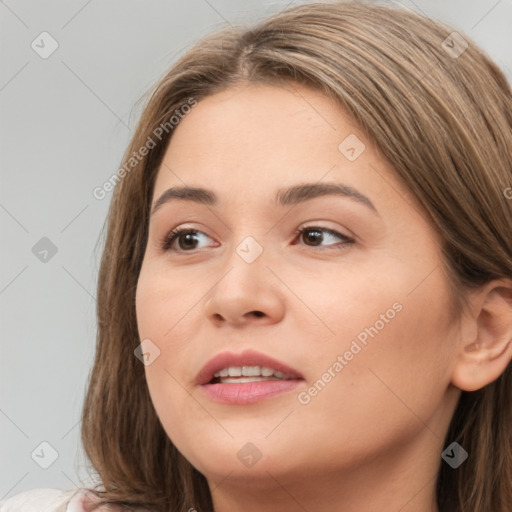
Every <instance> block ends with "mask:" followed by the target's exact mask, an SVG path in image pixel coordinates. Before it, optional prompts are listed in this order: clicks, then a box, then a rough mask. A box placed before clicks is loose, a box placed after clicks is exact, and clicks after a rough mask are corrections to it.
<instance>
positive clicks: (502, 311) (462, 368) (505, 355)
mask: <svg viewBox="0 0 512 512" xmlns="http://www.w3.org/2000/svg"><path fill="white" fill-rule="evenodd" d="M471 312H472V313H471V314H470V315H469V316H466V317H465V318H464V319H463V320H461V324H462V323H463V324H464V329H465V334H461V338H460V344H459V353H458V357H457V360H456V362H455V366H454V369H453V374H452V383H453V385H454V386H456V387H458V388H460V389H462V390H463V391H476V390H478V389H481V388H483V387H485V386H486V385H487V384H490V383H491V382H493V381H495V380H496V379H497V378H498V377H499V376H500V375H501V374H502V373H503V372H504V371H505V369H506V368H507V366H508V365H509V364H510V361H511V360H512V280H510V279H498V280H495V281H492V282H491V283H488V284H487V285H486V286H484V287H483V288H482V289H481V291H480V292H479V293H478V294H476V295H475V297H474V300H473V307H472V309H471ZM462 332H464V330H463V329H461V333H462ZM469 332H470V333H471V335H468V333H469Z"/></svg>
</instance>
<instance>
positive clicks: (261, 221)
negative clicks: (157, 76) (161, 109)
mask: <svg viewBox="0 0 512 512" xmlns="http://www.w3.org/2000/svg"><path fill="white" fill-rule="evenodd" d="M350 134H354V135H356V136H357V138H358V139H359V140H360V141H362V142H363V143H364V144H365V149H364V151H363V152H362V153H361V154H360V156H359V157H358V158H357V159H355V160H354V161H350V160H349V159H348V158H347V157H346V156H345V155H344V154H343V153H342V152H340V151H339V150H338V145H339V144H340V142H342V141H343V140H344V139H345V138H346V137H347V136H348V135H350ZM302 182H315V183H316V182H321V183H340V182H341V183H344V184H346V185H350V186H352V187H354V188H355V189H357V190H358V191H359V192H361V193H363V194H365V195H366V196H367V197H368V198H370V200H371V201H372V203H373V204H374V205H375V208H376V209H377V210H378V214H377V213H375V212H374V211H372V210H371V209H369V208H367V207H365V206H364V205H362V204H360V203H358V202H357V201H355V200H353V199H350V198H344V197H340V196H324V197H317V198H315V199H311V200H308V201H306V202H304V203H300V204H297V205H295V206H277V205H275V204H274V203H273V201H272V199H273V197H274V194H275V192H276V190H277V189H278V188H280V187H287V186H292V185H296V184H298V183H302ZM182 185H189V186H198V187H204V188H207V189H210V190H212V191H214V192H215V193H216V194H217V196H218V197H219V204H218V205H216V206H212V205H210V206H206V205H201V204H198V203H194V202H191V201H185V200H172V201H170V202H168V203H166V204H165V205H163V206H162V207H161V208H160V209H159V210H158V211H157V212H156V213H155V214H154V215H153V216H152V218H151V221H150V225H149V238H148V244H147V248H146V252H145V256H144V261H143V264H142V269H141V273H140V277H139V282H138V287H137V296H136V308H137V321H138V328H139V335H140V339H141V340H143V339H146V338H149V339H150V340H152V342H153V343H154V344H155V345H156V346H157V347H158V348H159V350H160V355H159V356H158V357H157V358H156V359H155V360H154V361H153V362H152V363H151V364H149V365H147V366H145V371H146V377H147V383H148V387H149V391H150V394H151V399H152V401H153V403H154V406H155V409H156V411H157V414H158V416H159V418H160V420H161V422H162V425H163V427H164V429H165V431H166V432H167V434H168V436H169V437H170V439H171V440H172V441H173V442H174V444H175V445H176V446H177V448H178V449H179V450H180V451H181V453H183V454H184V456H185V457H186V458H187V459H188V460H189V461H190V462H191V463H192V464H193V465H194V466H195V467H196V468H197V469H198V470H199V471H200V472H201V473H203V474H204V475H205V477H206V478H207V481H208V484H209V486H210V489H211V490H212V491H213V500H214V506H215V511H216V512H232V511H245V512H247V511H249V512H256V511H267V512H273V511H277V510H279V511H280V512H287V511H297V510H308V511H312V510H315V511H317V512H324V511H333V510H335V511H343V512H356V511H357V512H374V511H375V510H380V511H398V510H400V511H401V512H413V511H414V512H437V511H438V509H437V506H436V504H435V488H434V486H435V478H436V476H437V472H438V470H439V464H440V463H441V462H443V461H442V460H441V453H442V451H443V450H444V449H445V448H446V446H447V445H446V446H445V445H444V436H445V434H446V432H447V429H448V426H449V423H450V420H451V418H452V415H453V412H454V410H455V406H456V403H457V399H458V397H459V395H460V390H461V389H468V390H471V389H472V388H474V389H478V388H479V387H482V386H483V385H485V384H487V383H489V382H492V380H494V379H495V378H497V377H498V376H499V375H500V374H501V372H502V371H503V370H504V369H505V367H506V365H507V364H508V362H509V361H510V358H511V357H512V354H511V349H510V343H509V340H510V338H512V327H511V325H512V320H511V319H510V304H509V303H507V302H506V293H509V292H510V287H509V283H498V284H501V287H498V286H497V284H496V283H491V284H490V285H489V286H487V287H485V288H482V289H481V290H478V291H477V292H474V295H472V303H471V304H472V307H471V309H470V311H469V313H468V314H467V315H465V316H464V317H462V318H460V319H454V318H451V317H450V313H449V311H450V310H449V304H450V303H449V287H448V281H447V279H446V275H445V274H444V273H443V271H442V268H443V267H442V259H441V252H440V238H439V237H438V236H437V234H436V233H435V232H434V230H433V228H432V225H431V224H430V222H429V218H428V216H427V215H426V213H425V212H424V211H423V210H422V209H421V207H420V206H419V204H418V203H417V202H416V201H415V199H414V197H413V196H412V195H411V193H410V192H409V191H408V190H407V189H406V187H405V186H404V185H403V184H402V183H400V182H399V181H398V179H397V178H396V176H395V175H394V173H393V168H392V167H391V166H390V165H389V163H387V161H385V160H384V158H383V157H382V155H381V154H379V152H378V151H377V149H376V148H375V147H374V146H373V145H372V144H371V142H370V141H369V140H367V138H366V137H365V136H364V134H363V133H362V131H361V130H360V129H359V128H358V127H357V126H356V125H355V124H354V122H353V121H352V120H351V119H350V118H349V117H348V116H347V115H346V113H345V112H344V111H343V110H341V109H340V108H339V107H337V106H336V105H335V104H333V103H332V102H331V101H330V100H329V99H328V98H326V97H325V96H323V95H322V94H321V93H320V92H317V91H314V90H311V89H308V88H305V87H302V86H301V87H299V86H297V85H295V84H294V85H293V86H292V85H289V86H287V87H272V86H269V85H262V84H240V85H238V86H236V87H234V88H231V89H229V90H225V91H223V92H220V93H217V94H215V95H213V96H210V97H208V98H205V99H203V100H201V101H200V102H198V104H197V106H195V107H194V109H192V110H191V112H190V113H189V114H187V116H185V117H184V119H182V120H181V121H180V123H179V125H178V126H177V127H176V128H175V129H174V133H173V136H172V139H171V142H170V144H169V146H168V148H167V151H166V154H165V157H164V160H163V164H162V166H161V168H160V170H159V172H158V175H157V179H156V182H155V188H154V194H153V204H154V202H155V201H156V200H157V199H158V198H159V197H160V195H161V194H162V193H163V192H164V191H165V190H166V189H167V188H169V187H171V186H182ZM179 226H186V227H188V228H190V229H196V230H198V231H200V233H198V234H196V244H197V248H195V249H194V248H191V247H190V246H191V245H192V246H193V244H190V243H189V245H188V246H187V241H186V240H184V237H183V236H182V237H181V241H182V245H181V247H182V248H181V252H178V251H180V246H179V245H178V244H179V240H175V242H174V249H175V251H174V252H171V251H168V252H165V251H163V250H162V249H161V247H160V245H159V243H160V240H161V239H163V238H164V237H165V235H166V234H167V233H168V232H169V231H170V230H171V229H173V228H176V227H179ZM304 226H308V227H311V226H315V227H323V228H326V229H334V230H336V231H338V232H339V233H341V234H344V235H346V236H350V237H353V238H354V239H355V243H353V244H349V245H345V246H344V247H343V248H341V249H335V248H334V249H333V248H332V247H334V246H336V245H337V246H339V245H340V242H342V239H339V238H338V237H337V236H332V235H329V234H328V233H325V232H321V233H323V234H324V237H323V240H321V241H320V242H317V243H316V244H315V242H311V237H308V236H307V233H305V234H303V235H301V236H299V235H297V234H295V231H296V230H297V229H298V228H301V227H304ZM247 236H252V237H253V238H254V239H255V240H256V241H257V242H258V243H259V244H260V246H261V247H262V249H263V252H262V253H261V255H260V256H259V257H258V258H257V259H256V260H255V261H254V262H252V263H247V262H246V261H244V260H243V259H242V258H241V257H240V256H239V254H238V253H237V252H236V248H237V247H238V246H239V244H240V243H241V242H242V241H243V240H244V239H245V238H246V237H247ZM183 247H185V249H183ZM187 251H188V252H187ZM505 285H506V286H505ZM503 290H505V292H504V291H503ZM396 303H398V304H400V305H401V310H400V311H399V312H396V314H395V315H394V317H393V318H392V319H390V320H388V322H385V324H384V327H383V328H381V329H380V330H379V332H378V333H377V334H376V335H375V336H374V337H373V338H371V337H369V339H368V342H367V345H366V346H362V347H363V348H362V349H361V350H360V351H359V352H358V353H357V354H356V355H355V356H353V358H352V359H351V360H350V361H347V360H346V358H345V362H346V363H347V364H346V365H344V366H343V369H342V370H341V371H340V372H338V373H336V372H335V375H336V376H335V377H333V378H332V379H331V380H330V382H328V383H327V385H326V386H325V387H324V388H323V389H322V390H321V391H320V392H318V393H317V394H316V395H315V396H312V397H310V398H311V399H310V401H309V402H308V403H305V404H304V403H300V402H299V400H298V392H299V391H302V392H305V391H307V390H308V389H310V388H311V386H313V384H314V383H315V382H316V381H318V379H320V378H322V375H323V374H325V372H326V371H327V369H328V368H330V367H332V366H333V363H335V361H337V360H338V359H337V358H338V356H339V355H341V356H343V355H344V354H345V353H346V351H347V350H349V349H350V347H351V343H352V342H353V341H354V340H355V339H356V337H357V335H358V334H360V333H361V332H362V331H364V330H365V328H369V327H370V326H374V325H375V324H376V321H377V320H379V319H380V318H381V315H382V314H385V313H386V311H388V310H389V309H390V308H392V305H393V304H396ZM507 305H508V308H507ZM254 311H259V312H260V314H254V313H253V312H254ZM507 315H508V316H507ZM476 342H478V343H479V348H478V350H470V349H471V348H472V347H474V343H476ZM360 345H361V344H360ZM246 348H253V349H255V350H258V351H260V352H263V353H265V354H268V355H270V356H272V357H275V358H277V359H279V360H281V361H284V362H285V363H287V364H288V365H289V366H291V367H293V368H296V369H298V370H299V371H300V372H301V373H302V374H303V375H304V378H305V382H304V383H302V384H301V385H300V387H299V388H298V389H297V390H295V391H293V392H288V393H284V394H281V395H278V396H275V397H272V398H270V399H267V400H264V401H260V402H257V403H254V404H247V405H231V404H219V403H215V402H213V401H211V400H209V399H208V398H207V397H205V395H204V394H203V393H202V390H201V389H200V388H199V386H197V385H195V383H194V379H195V377H196V374H197V373H198V371H199V370H200V369H201V368H202V366H203V365H204V364H205V363H206V362H207V361H208V360H209V359H210V358H212V357H213V356H214V355H216V354H218V353H220V352H223V351H233V352H241V351H243V350H245V349H246ZM331 373H332V370H331ZM248 442H250V443H253V444H254V445H255V446H256V447H257V449H258V450H259V452H260V453H261V459H260V460H259V461H258V462H257V463H256V464H254V465H253V466H252V467H247V466H246V465H245V464H243V463H242V462H241V460H240V459H239V458H238V457H237V453H238V452H239V450H240V449H241V448H242V447H244V445H246V443H248ZM443 463H444V462H443ZM190 507H194V503H190Z"/></svg>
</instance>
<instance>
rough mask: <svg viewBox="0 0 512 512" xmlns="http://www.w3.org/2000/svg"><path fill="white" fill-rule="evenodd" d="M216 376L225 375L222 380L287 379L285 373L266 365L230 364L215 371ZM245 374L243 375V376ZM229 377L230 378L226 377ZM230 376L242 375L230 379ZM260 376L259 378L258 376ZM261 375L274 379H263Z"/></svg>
mask: <svg viewBox="0 0 512 512" xmlns="http://www.w3.org/2000/svg"><path fill="white" fill-rule="evenodd" d="M213 376H214V377H223V380H222V382H226V383H228V382H255V381H258V380H274V379H275V380H278V379H279V380H286V379H287V377H286V375H285V374H284V373H282V372H280V371H278V370H274V369H273V368H268V367H266V366H229V367H228V368H223V369H222V370H220V371H218V372H215V373H214V374H213ZM242 376H243V377H242ZM224 377H228V378H224ZM229 377H242V378H235V379H230V378H229ZM244 377H256V378H254V379H245V378H244ZM258 377H259V378H258ZM261 377H273V379H272V378H271V379H262V378H261Z"/></svg>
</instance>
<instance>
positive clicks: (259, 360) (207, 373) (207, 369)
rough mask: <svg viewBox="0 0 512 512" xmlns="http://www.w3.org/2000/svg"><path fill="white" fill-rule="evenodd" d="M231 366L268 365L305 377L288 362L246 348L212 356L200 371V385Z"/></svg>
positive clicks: (294, 376)
mask: <svg viewBox="0 0 512 512" xmlns="http://www.w3.org/2000/svg"><path fill="white" fill-rule="evenodd" d="M229 366H266V367H268V368H272V369H274V370H278V371H280V372H283V373H284V374H285V376H286V377H287V378H290V379H303V378H304V377H303V376H302V374H301V373H300V372H299V371H297V370H295V369H293V368H290V367H289V366H288V365H287V364H285V363H283V362H281V361H278V360H277V359H274V358H273V357H270V356H267V355H265V354H262V353H261V352H257V351H255V350H245V351H244V352H241V353H239V354H235V353H233V352H221V353H220V354H217V355H216V356H214V357H212V359H210V360H209V361H208V362H207V363H206V364H205V365H204V366H203V367H202V368H201V370H200V371H199V373H198V374H197V376H196V383H197V384H199V385H203V384H208V382H210V381H211V380H212V379H213V374H214V373H215V372H218V371H220V370H222V369H223V368H227V367H229Z"/></svg>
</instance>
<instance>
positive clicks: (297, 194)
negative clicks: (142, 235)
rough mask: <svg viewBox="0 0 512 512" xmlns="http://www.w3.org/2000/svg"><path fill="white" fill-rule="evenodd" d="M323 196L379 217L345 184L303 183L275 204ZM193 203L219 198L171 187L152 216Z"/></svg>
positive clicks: (213, 201) (279, 195)
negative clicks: (169, 205) (170, 205)
mask: <svg viewBox="0 0 512 512" xmlns="http://www.w3.org/2000/svg"><path fill="white" fill-rule="evenodd" d="M322 196H341V197H346V198H349V199H352V200H354V201H357V202H358V203H359V204H362V205H364V206H366V207H367V208H369V209H370V210H372V211H373V212H374V213H375V214H377V215H379V212H378V211H377V208H375V206H374V204H373V203H372V202H371V200H370V199H369V198H368V197H367V196H365V195H364V194H362V193H361V192H359V191H358V190H356V189H355V188H353V187H350V186H349V185H344V184H343V183H302V184H299V185H294V186H292V187H289V188H281V189H279V190H278V191H277V193H276V196H275V198H274V202H275V203H276V204H278V205H282V206H287V205H295V204H298V203H302V202H304V201H308V200H310V199H314V198H316V197H322ZM176 199H177V200H182V201H193V202H195V203H199V204H204V205H207V206H215V205H216V204H217V203H218V198H217V196H216V195H215V192H213V191H212V190H207V189H205V188H201V187H188V186H182V187H171V188H169V189H167V190H166V191H165V192H164V193H163V194H162V195H161V196H160V197H159V198H158V200H157V201H156V202H155V204H154V206H153V211H152V212H151V215H154V214H155V213H156V212H157V211H158V210H159V209H160V208H161V207H162V206H163V205H164V204H166V203H168V202H170V201H172V200H176Z"/></svg>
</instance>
